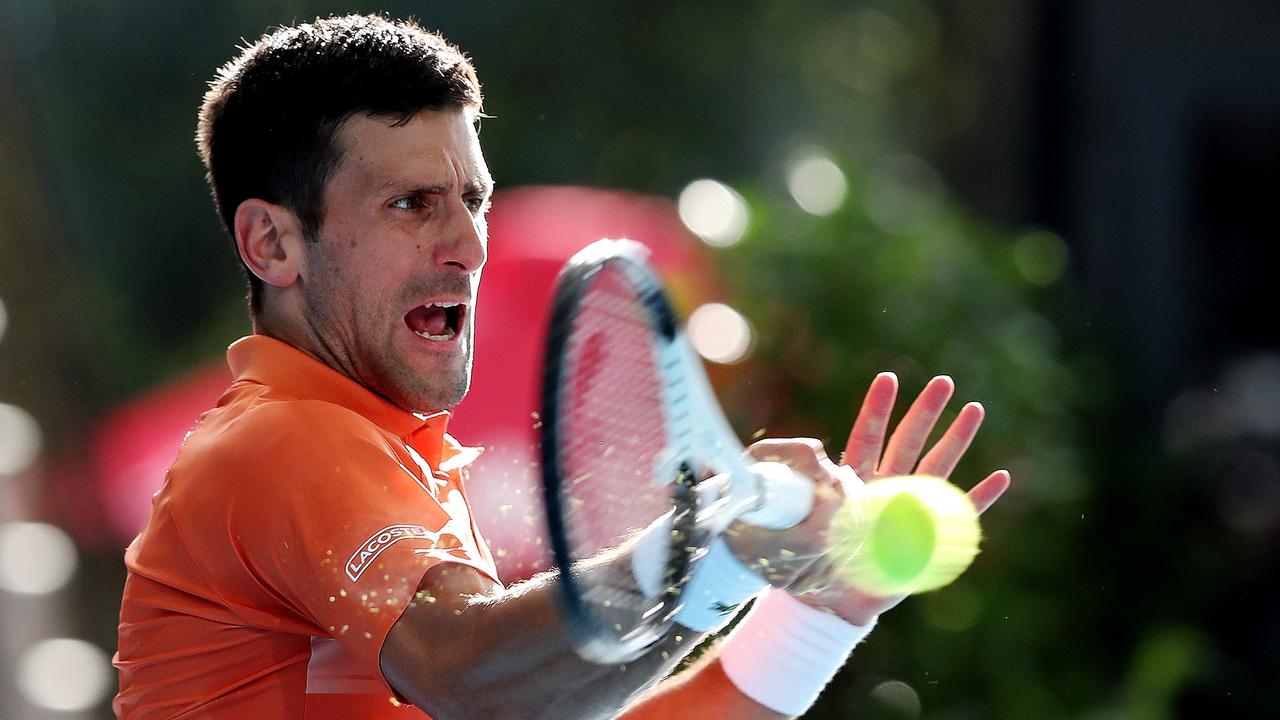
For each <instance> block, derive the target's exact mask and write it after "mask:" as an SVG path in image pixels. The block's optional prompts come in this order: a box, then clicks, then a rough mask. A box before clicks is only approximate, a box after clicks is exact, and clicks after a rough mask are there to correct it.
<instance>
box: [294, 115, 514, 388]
mask: <svg viewBox="0 0 1280 720" xmlns="http://www.w3.org/2000/svg"><path fill="white" fill-rule="evenodd" d="M472 119H473V116H472V114H471V113H470V112H469V111H464V110H445V111H433V110H423V111H421V112H419V113H418V114H417V115H415V116H414V117H413V119H412V120H410V121H409V122H407V123H404V124H403V125H397V124H396V119H395V118H388V117H382V116H367V115H357V116H354V117H352V118H351V119H349V120H347V121H346V122H345V123H344V124H343V125H342V126H341V127H340V128H339V130H338V132H337V134H336V138H335V139H336V141H337V142H338V144H339V148H340V149H341V151H342V155H341V160H340V161H339V164H338V166H337V168H336V169H335V170H334V172H333V175H332V177H331V179H330V180H329V184H328V186H327V187H326V188H325V193H324V222H323V224H322V226H321V228H320V231H319V237H318V238H316V240H317V241H316V242H311V243H307V244H306V245H307V255H306V259H305V268H304V270H303V273H302V283H301V289H302V297H303V302H304V304H305V320H306V323H307V325H308V332H309V334H310V335H311V336H312V339H313V340H314V344H315V345H317V347H316V348H315V349H314V351H315V352H316V354H317V355H319V356H320V358H321V360H323V361H325V362H326V363H328V364H329V365H330V366H331V367H334V368H335V369H337V370H338V371H340V372H343V373H344V374H346V375H347V376H349V377H351V378H352V379H353V380H355V381H356V382H359V383H360V384H362V385H364V386H366V387H368V388H369V389H371V390H373V391H374V392H377V393H380V394H382V395H384V396H386V397H387V398H389V399H390V400H391V401H392V402H394V403H396V404H397V405H400V406H401V407H403V408H405V409H406V410H411V411H415V412H435V411H438V410H444V409H447V408H450V407H452V406H454V405H456V404H457V403H458V402H459V401H460V400H462V397H463V396H464V395H465V394H466V392H467V388H468V387H469V385H470V382H471V354H472V341H473V329H474V327H475V312H474V311H475V300H476V291H477V288H478V286H479V283H480V270H481V268H482V267H483V266H484V262H485V257H486V252H487V243H488V229H487V226H486V224H485V212H486V211H487V209H488V205H489V195H490V193H491V191H492V187H493V180H492V178H491V176H490V175H489V169H488V168H487V167H486V166H485V162H484V156H483V155H482V154H481V152H480V141H479V138H478V137H477V136H476V131H475V126H474V124H473V122H472Z"/></svg>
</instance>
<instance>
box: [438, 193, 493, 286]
mask: <svg viewBox="0 0 1280 720" xmlns="http://www.w3.org/2000/svg"><path fill="white" fill-rule="evenodd" d="M449 217H450V221H449V223H448V229H447V230H446V233H445V234H446V235H447V237H446V238H442V239H441V240H442V241H441V242H437V243H435V248H436V253H435V262H436V264H437V265H438V266H440V267H452V268H456V269H459V270H462V271H463V272H466V273H468V274H470V273H475V272H479V271H480V268H482V267H484V263H485V260H487V259H488V256H489V255H488V253H489V249H488V246H489V231H488V226H487V225H486V224H485V220H484V217H483V216H475V215H473V214H472V213H471V210H470V209H469V208H468V207H467V205H466V203H465V202H464V201H463V200H462V199H461V198H456V197H455V198H453V199H452V201H451V202H450V204H449Z"/></svg>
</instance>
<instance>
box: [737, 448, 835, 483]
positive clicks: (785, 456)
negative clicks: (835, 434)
mask: <svg viewBox="0 0 1280 720" xmlns="http://www.w3.org/2000/svg"><path fill="white" fill-rule="evenodd" d="M747 454H748V455H750V456H751V457H752V458H753V459H755V460H756V461H758V462H778V463H782V464H783V465H786V466H787V467H789V468H791V469H792V470H795V471H796V472H798V473H800V474H801V475H804V476H805V477H807V478H809V479H810V480H813V481H814V482H816V483H818V484H819V485H837V484H838V478H836V477H835V476H833V475H832V474H831V473H830V472H829V471H828V469H827V465H830V463H831V460H830V459H828V458H827V450H826V448H824V447H823V446H822V443H821V442H819V441H818V440H815V439H813V438H771V439H768V440H761V441H759V442H756V443H752V445H751V447H749V448H747ZM824 463H825V464H824Z"/></svg>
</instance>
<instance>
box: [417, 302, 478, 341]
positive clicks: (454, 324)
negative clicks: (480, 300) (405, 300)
mask: <svg viewBox="0 0 1280 720" xmlns="http://www.w3.org/2000/svg"><path fill="white" fill-rule="evenodd" d="M466 313H467V306H466V305H465V304H463V303H460V302H456V301H449V300H440V301H438V302H430V303H427V304H426V305H419V306H418V307H416V308H414V309H412V310H410V311H409V312H407V313H405V316H404V324H405V325H408V326H409V329H410V330H412V331H413V333H414V334H415V335H417V336H418V337H422V338H426V339H427V340H434V341H436V342H449V341H450V340H453V339H454V338H456V337H458V333H460V332H461V331H462V323H463V320H464V319H465V317H466Z"/></svg>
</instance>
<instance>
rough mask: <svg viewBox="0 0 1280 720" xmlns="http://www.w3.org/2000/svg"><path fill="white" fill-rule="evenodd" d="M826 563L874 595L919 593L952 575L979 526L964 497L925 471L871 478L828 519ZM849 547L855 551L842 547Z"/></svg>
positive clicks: (961, 566)
mask: <svg viewBox="0 0 1280 720" xmlns="http://www.w3.org/2000/svg"><path fill="white" fill-rule="evenodd" d="M831 528H832V530H831V531H832V537H833V539H835V540H836V541H835V542H833V543H832V544H833V546H834V550H835V552H836V553H837V554H836V555H835V556H834V557H833V560H835V561H836V566H837V568H838V570H839V572H840V573H841V575H842V576H843V579H844V580H845V582H847V583H849V584H850V585H852V586H854V587H857V588H859V589H861V590H864V591H866V592H869V593H872V594H875V595H886V596H887V595H900V594H902V593H919V592H926V591H928V590H935V589H937V588H940V587H942V586H944V585H946V584H947V583H950V582H951V581H952V580H955V579H956V578H957V577H959V576H960V573H962V572H964V571H965V569H966V568H968V567H969V565H970V564H971V563H972V562H973V558H974V556H975V555H977V554H978V541H979V540H980V539H981V537H982V530H981V528H980V527H979V526H978V512H977V510H976V509H975V508H974V506H973V503H972V502H971V501H970V500H969V498H968V497H967V496H966V495H965V494H964V492H963V491H961V490H960V489H959V488H957V487H956V486H954V485H952V484H950V483H948V482H947V481H945V480H943V479H941V478H937V477H931V476H927V475H906V476H902V477H894V478H885V479H883V480H876V481H875V482H871V483H868V484H867V485H866V486H864V487H863V488H862V489H861V490H860V492H859V494H858V496H857V497H854V498H850V499H849V500H848V501H846V502H845V504H844V505H843V506H841V508H840V510H839V511H837V513H836V516H835V518H834V519H833V521H832V525H831ZM853 547H856V552H851V553H850V552H847V551H845V550H844V548H853Z"/></svg>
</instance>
